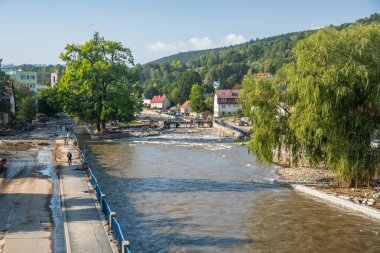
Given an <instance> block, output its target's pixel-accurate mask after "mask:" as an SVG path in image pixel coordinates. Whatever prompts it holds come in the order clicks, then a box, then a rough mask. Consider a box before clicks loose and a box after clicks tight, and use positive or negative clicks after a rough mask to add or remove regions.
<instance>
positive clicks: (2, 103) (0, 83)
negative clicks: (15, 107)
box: [0, 59, 11, 113]
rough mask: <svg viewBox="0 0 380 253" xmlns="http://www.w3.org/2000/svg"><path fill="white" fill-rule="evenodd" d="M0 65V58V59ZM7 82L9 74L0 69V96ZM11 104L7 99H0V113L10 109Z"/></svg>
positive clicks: (4, 91)
mask: <svg viewBox="0 0 380 253" xmlns="http://www.w3.org/2000/svg"><path fill="white" fill-rule="evenodd" d="M0 66H1V59H0ZM8 84H9V76H8V75H6V74H5V73H4V72H3V71H1V70H0V96H2V95H4V94H5V93H6V92H7V90H6V87H7V85H8ZM10 108H11V105H10V103H9V101H7V100H2V99H0V113H4V112H5V113H7V112H9V111H10Z"/></svg>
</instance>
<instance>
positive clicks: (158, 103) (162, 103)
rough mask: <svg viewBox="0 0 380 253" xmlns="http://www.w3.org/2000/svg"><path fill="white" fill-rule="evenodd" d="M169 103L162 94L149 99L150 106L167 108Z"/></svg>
mask: <svg viewBox="0 0 380 253" xmlns="http://www.w3.org/2000/svg"><path fill="white" fill-rule="evenodd" d="M169 105H170V101H169V100H168V98H167V97H166V96H165V95H164V96H154V97H153V98H152V100H151V101H150V108H156V109H167V108H168V107H169Z"/></svg>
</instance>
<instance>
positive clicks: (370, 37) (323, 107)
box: [242, 24, 380, 186]
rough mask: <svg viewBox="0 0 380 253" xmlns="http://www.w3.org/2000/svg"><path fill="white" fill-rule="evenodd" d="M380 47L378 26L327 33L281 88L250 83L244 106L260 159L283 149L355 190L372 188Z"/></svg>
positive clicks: (301, 47)
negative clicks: (323, 168)
mask: <svg viewBox="0 0 380 253" xmlns="http://www.w3.org/2000/svg"><path fill="white" fill-rule="evenodd" d="M379 45H380V25H379V24H371V25H355V26H349V27H347V28H344V29H342V30H338V29H336V28H333V27H329V28H326V29H322V30H321V31H319V32H317V33H316V34H313V35H311V36H309V37H308V38H306V39H305V40H303V41H301V42H300V43H299V44H298V45H297V46H296V48H295V50H294V59H295V61H294V62H293V63H290V64H288V65H286V66H284V68H283V69H282V70H281V71H280V73H281V75H279V74H277V78H276V79H275V80H266V79H254V78H253V77H246V78H245V80H244V92H243V97H242V101H243V102H244V105H245V108H246V112H247V113H248V114H250V115H251V117H252V119H253V123H254V137H253V142H252V149H253V151H255V152H256V153H257V154H258V155H259V158H263V159H265V160H271V159H272V155H273V150H274V149H276V148H279V147H284V146H285V147H286V148H288V150H287V151H288V154H289V155H290V156H292V158H297V157H298V156H300V155H302V156H303V158H305V159H307V160H308V161H309V162H310V163H311V164H317V163H319V162H324V163H325V164H326V165H327V167H328V168H329V169H332V170H335V171H336V172H337V173H338V175H339V178H340V179H341V180H344V181H346V182H349V183H350V185H351V186H357V185H359V184H361V185H362V184H368V183H369V180H370V179H371V178H372V177H373V176H374V175H375V174H376V172H377V170H378V164H379V162H380V156H379V153H380V149H378V148H372V147H371V140H372V139H373V138H374V137H375V135H376V134H377V132H378V129H379V122H380V67H379V66H380V47H379ZM279 105H283V109H285V110H283V109H281V108H279Z"/></svg>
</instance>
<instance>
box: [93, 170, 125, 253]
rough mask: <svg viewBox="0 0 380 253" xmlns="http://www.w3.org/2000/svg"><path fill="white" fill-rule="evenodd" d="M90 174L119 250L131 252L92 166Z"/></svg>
mask: <svg viewBox="0 0 380 253" xmlns="http://www.w3.org/2000/svg"><path fill="white" fill-rule="evenodd" d="M87 172H88V176H89V177H90V182H91V185H92V186H93V188H94V189H95V192H96V198H97V199H98V201H99V203H100V204H101V207H102V211H103V214H104V216H105V217H106V220H107V223H108V225H109V226H110V227H111V230H112V232H113V234H114V236H115V239H116V241H117V244H118V246H119V250H120V252H121V253H131V250H130V248H129V242H128V241H127V240H125V239H124V235H123V232H122V231H121V228H120V225H119V223H118V222H117V220H116V218H115V215H116V214H115V212H112V211H111V207H110V206H109V204H108V202H107V200H106V197H105V195H104V194H103V192H102V189H101V188H100V186H99V183H98V180H97V179H96V177H95V176H94V174H93V173H92V170H91V168H89V169H88V171H87Z"/></svg>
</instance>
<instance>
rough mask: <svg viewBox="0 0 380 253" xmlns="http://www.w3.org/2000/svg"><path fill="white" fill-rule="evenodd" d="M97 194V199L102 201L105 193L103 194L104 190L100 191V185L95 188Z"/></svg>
mask: <svg viewBox="0 0 380 253" xmlns="http://www.w3.org/2000/svg"><path fill="white" fill-rule="evenodd" d="M95 192H96V197H97V198H98V200H99V201H100V200H101V198H102V195H103V192H102V190H101V189H100V186H99V184H97V185H96V186H95Z"/></svg>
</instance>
